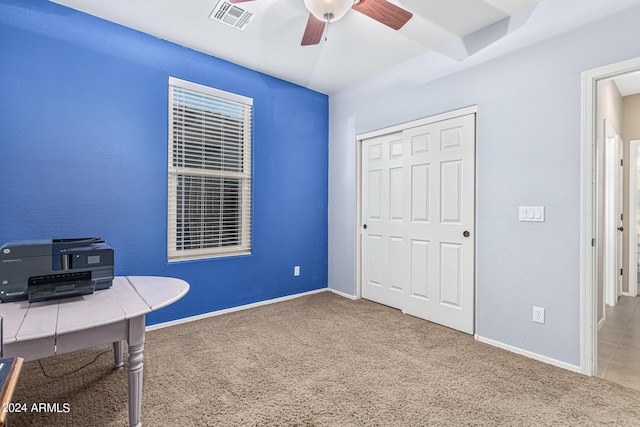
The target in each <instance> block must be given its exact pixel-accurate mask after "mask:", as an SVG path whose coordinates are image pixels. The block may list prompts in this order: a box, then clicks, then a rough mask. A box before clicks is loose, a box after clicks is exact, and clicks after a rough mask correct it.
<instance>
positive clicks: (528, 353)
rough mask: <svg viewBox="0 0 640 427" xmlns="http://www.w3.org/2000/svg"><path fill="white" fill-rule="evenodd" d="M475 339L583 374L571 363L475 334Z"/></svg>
mask: <svg viewBox="0 0 640 427" xmlns="http://www.w3.org/2000/svg"><path fill="white" fill-rule="evenodd" d="M474 338H475V339H476V341H480V342H483V343H485V344H489V345H492V346H494V347H498V348H501V349H503V350H507V351H510V352H512V353H516V354H520V355H522V356H526V357H529V358H531V359H535V360H538V361H540V362H544V363H548V364H549V365H554V366H557V367H559V368H563V369H567V370H569V371H573V372H577V373H579V374H582V373H583V372H582V369H581V368H580V367H579V366H576V365H572V364H570V363H566V362H561V361H559V360H556V359H552V358H550V357H547V356H542V355H541V354H537V353H533V352H531V351H528V350H523V349H521V348H518V347H514V346H511V345H509V344H505V343H502V342H500V341H494V340H492V339H489V338H484V337H481V336H479V335H478V334H475V335H474Z"/></svg>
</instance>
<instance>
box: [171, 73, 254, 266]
mask: <svg viewBox="0 0 640 427" xmlns="http://www.w3.org/2000/svg"><path fill="white" fill-rule="evenodd" d="M252 104H253V100H252V99H251V98H245V97H242V96H239V95H235V94H231V93H227V92H223V91H219V90H217V89H212V88H209V87H206V86H201V85H198V84H195V83H191V82H187V81H184V80H179V79H176V78H173V77H170V78H169V169H168V172H169V203H168V258H169V261H177V260H185V259H197V258H210V257H217V256H226V255H236V254H246V253H250V252H251V110H252Z"/></svg>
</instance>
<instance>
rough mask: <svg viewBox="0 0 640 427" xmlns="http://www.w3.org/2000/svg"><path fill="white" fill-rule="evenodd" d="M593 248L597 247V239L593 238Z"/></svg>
mask: <svg viewBox="0 0 640 427" xmlns="http://www.w3.org/2000/svg"><path fill="white" fill-rule="evenodd" d="M591 247H593V248H595V247H596V238H595V237H594V238H592V239H591Z"/></svg>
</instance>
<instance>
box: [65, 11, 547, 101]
mask: <svg viewBox="0 0 640 427" xmlns="http://www.w3.org/2000/svg"><path fill="white" fill-rule="evenodd" d="M53 1H55V2H56V3H60V4H63V5H66V6H69V7H71V8H74V9H77V10H80V11H83V12H86V13H88V14H91V15H95V16H98V17H101V18H104V19H106V20H109V21H112V22H116V23H118V24H121V25H124V26H126V27H130V28H133V29H136V30H139V31H142V32H145V33H148V34H151V35H153V36H156V37H159V38H162V39H165V40H168V41H171V42H174V43H177V44H179V45H182V46H186V47H189V48H192V49H195V50H198V51H201V52H204V53H207V54H210V55H213V56H216V57H218V58H222V59H226V60H228V61H231V62H233V63H236V64H239V65H242V66H245V67H248V68H251V69H253V70H257V71H260V72H263V73H266V74H269V75H272V76H275V77H279V78H282V79H284V80H287V81H290V82H293V83H297V84H299V85H302V86H305V87H308V88H311V89H314V90H317V91H319V92H323V93H333V92H336V91H338V90H340V89H343V88H345V87H348V86H350V85H352V84H354V83H357V82H358V81H360V80H362V79H365V78H368V77H371V76H373V75H376V74H378V73H380V72H382V71H384V70H388V69H390V68H392V67H393V66H395V65H398V64H400V63H403V62H405V61H408V60H410V59H412V58H416V57H418V56H420V55H422V54H424V53H425V52H429V51H432V50H434V49H437V48H439V47H442V46H444V45H446V44H448V43H450V42H452V41H454V40H459V39H461V38H463V37H464V36H466V35H468V34H471V33H473V32H476V31H478V30H480V29H483V28H485V27H487V26H489V25H491V24H494V23H496V22H499V21H502V20H504V19H505V18H508V17H509V16H511V15H514V14H516V13H517V12H520V11H522V10H524V9H527V8H530V7H534V6H535V5H536V4H537V3H539V2H541V1H542V0H389V1H390V2H391V3H394V4H396V5H398V6H400V7H402V8H404V9H406V10H408V11H410V12H412V13H413V18H412V19H411V20H410V21H409V22H408V23H407V24H406V25H405V26H404V27H403V28H401V29H400V30H399V31H394V30H392V29H390V28H388V27H386V26H385V25H383V24H380V23H378V22H376V21H374V20H373V19H371V18H368V17H366V16H364V15H362V14H361V13H359V12H357V11H355V10H351V11H349V12H348V13H347V15H346V16H345V17H344V18H343V19H342V20H340V21H337V22H334V23H332V24H331V25H330V27H329V29H328V31H327V33H326V36H327V41H323V42H321V43H320V44H319V45H315V46H304V47H303V46H300V41H301V38H302V34H303V32H304V28H305V25H306V21H307V17H308V12H307V11H306V9H305V6H304V2H303V0H255V1H249V2H245V3H241V4H239V6H241V7H244V8H246V9H249V10H250V11H252V12H253V13H254V14H255V18H254V19H253V21H252V22H251V23H250V24H249V26H248V27H247V28H246V29H245V30H244V31H239V30H237V29H234V28H232V27H229V26H227V25H225V24H222V23H219V22H216V21H213V20H211V19H209V15H210V14H211V11H212V10H213V9H214V8H215V6H216V4H217V3H218V0H189V1H183V0H153V1H152V0H92V1H87V0H53ZM364 1H366V0H364ZM469 48H471V49H473V46H470V47H469Z"/></svg>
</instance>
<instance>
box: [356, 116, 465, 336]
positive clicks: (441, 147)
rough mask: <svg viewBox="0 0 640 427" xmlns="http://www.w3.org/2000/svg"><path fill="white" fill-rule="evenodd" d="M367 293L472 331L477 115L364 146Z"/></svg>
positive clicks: (364, 276)
mask: <svg viewBox="0 0 640 427" xmlns="http://www.w3.org/2000/svg"><path fill="white" fill-rule="evenodd" d="M361 170H362V180H361V182H362V201H361V207H362V260H361V267H362V284H361V289H362V296H363V298H367V299H371V300H373V301H376V302H379V303H382V304H386V305H389V306H392V307H395V308H398V309H401V310H403V311H404V312H406V313H408V314H412V315H414V316H417V317H421V318H424V319H427V320H430V321H433V322H436V323H440V324H442V325H445V326H448V327H451V328H455V329H458V330H460V331H463V332H467V333H473V331H474V280H475V279H474V269H475V267H474V247H475V243H474V242H475V114H469V115H465V116H462V117H456V118H452V119H448V120H444V121H439V122H435V123H430V124H426V125H422V126H417V127H412V128H409V129H405V130H403V131H400V132H395V133H392V134H387V135H383V136H379V137H375V138H371V139H367V140H364V141H363V143H362V169H361Z"/></svg>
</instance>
